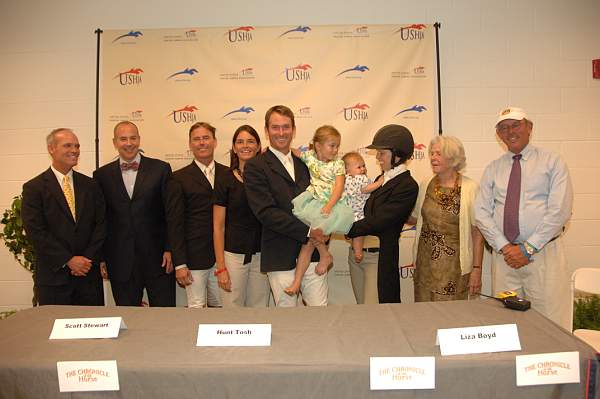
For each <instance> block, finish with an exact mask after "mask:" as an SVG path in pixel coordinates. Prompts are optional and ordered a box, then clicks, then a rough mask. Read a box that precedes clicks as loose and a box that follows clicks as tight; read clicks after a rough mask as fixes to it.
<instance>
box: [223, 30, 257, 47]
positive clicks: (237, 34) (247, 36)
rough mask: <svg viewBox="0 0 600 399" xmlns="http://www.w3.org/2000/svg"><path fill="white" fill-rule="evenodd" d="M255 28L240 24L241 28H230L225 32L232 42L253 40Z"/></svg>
mask: <svg viewBox="0 0 600 399" xmlns="http://www.w3.org/2000/svg"><path fill="white" fill-rule="evenodd" d="M253 30H254V26H240V27H239V28H235V29H229V30H228V31H227V33H225V34H226V35H227V40H229V42H230V43H234V42H249V41H251V40H252V31H253Z"/></svg>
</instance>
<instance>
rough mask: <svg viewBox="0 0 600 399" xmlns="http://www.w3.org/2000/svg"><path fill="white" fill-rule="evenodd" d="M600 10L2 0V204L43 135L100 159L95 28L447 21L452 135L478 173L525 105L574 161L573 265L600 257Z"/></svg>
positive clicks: (29, 166)
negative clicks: (55, 135)
mask: <svg viewBox="0 0 600 399" xmlns="http://www.w3.org/2000/svg"><path fill="white" fill-rule="evenodd" d="M599 20H600V2H599V1H598V0H568V1H556V0H554V1H547V0H503V1H499V0H481V1H479V2H478V1H468V0H439V1H435V0H420V1H399V0H398V1H386V0H370V1H368V2H367V1H362V0H361V1H358V0H329V1H322V0H321V1H315V0H304V1H288V0H280V1H270V0H258V1H250V2H248V1H235V0H221V1H204V0H203V1H198V0H197V1H193V2H179V3H177V2H170V1H164V2H161V1H158V0H153V1H141V0H138V1H132V0H121V1H116V0H103V1H97V2H93V3H92V2H89V1H82V0H54V1H42V0H18V1H17V0H0V138H1V142H2V143H3V145H1V146H0V209H5V208H7V207H8V206H9V204H10V202H11V198H12V197H13V196H15V195H17V194H19V193H20V191H21V185H22V183H23V182H24V181H26V180H28V179H29V178H31V177H33V176H35V175H37V174H38V173H40V172H41V171H42V170H43V169H45V168H46V167H47V166H48V164H49V161H48V156H47V154H46V149H45V145H44V137H45V135H46V134H47V133H48V132H49V131H50V130H51V129H53V128H55V127H59V126H67V127H71V128H73V129H74V130H75V131H76V133H77V134H78V136H79V140H80V142H81V144H82V154H81V162H80V167H79V170H80V171H82V172H83V173H87V174H90V173H91V171H92V170H93V165H94V154H93V148H94V139H93V137H94V96H95V91H94V90H95V51H96V37H95V35H94V30H95V29H96V28H103V29H129V28H140V29H143V28H163V27H201V26H240V25H293V24H303V25H304V24H306V25H318V24H392V23H405V22H409V23H412V22H426V23H430V22H435V21H438V22H441V24H442V29H441V31H440V48H441V66H442V91H443V98H442V101H443V108H442V111H443V116H444V133H445V134H453V135H456V136H458V137H460V138H461V139H462V140H463V141H464V143H465V147H466V149H467V157H468V163H469V165H468V171H467V174H468V175H470V176H472V177H475V178H476V179H478V178H479V176H480V175H481V173H482V171H483V168H484V167H485V165H486V164H487V163H488V162H489V161H490V160H491V159H493V158H496V157H497V156H499V155H500V154H501V153H502V151H503V149H502V147H501V146H500V145H499V143H498V141H497V140H496V138H495V133H494V129H493V124H494V119H495V114H496V113H497V112H498V111H499V110H500V109H501V108H502V107H504V106H506V105H509V104H510V105H517V106H522V107H524V108H525V109H526V110H527V111H528V112H529V114H530V118H531V119H532V120H533V121H534V124H535V126H534V136H533V140H534V142H536V143H537V144H538V145H541V146H543V147H547V148H550V149H552V150H555V151H557V152H559V153H561V154H562V156H563V157H564V158H565V159H566V161H567V163H568V164H569V166H570V170H571V175H572V178H573V183H574V187H575V193H576V195H575V208H574V213H573V218H572V220H571V223H570V225H569V228H568V231H567V233H566V244H567V246H568V255H569V258H570V265H571V267H572V268H576V267H583V266H599V265H600V259H598V256H597V254H598V252H599V251H600V234H598V231H600V206H599V204H600V157H599V156H597V154H600V112H598V111H599V110H600V80H593V79H592V77H591V75H592V73H591V59H593V58H600V40H599V38H600V23H598V21H599ZM257 56H260V55H259V54H257ZM282 101H284V99H282ZM30 297H31V278H30V276H29V275H28V273H26V272H25V271H23V270H22V269H21V267H20V266H18V264H16V262H14V261H13V260H12V258H11V255H10V254H9V253H8V251H7V250H5V249H3V248H2V249H0V310H3V309H11V308H20V307H26V306H30Z"/></svg>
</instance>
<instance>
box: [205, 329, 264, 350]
mask: <svg viewBox="0 0 600 399" xmlns="http://www.w3.org/2000/svg"><path fill="white" fill-rule="evenodd" d="M196 346H271V325H270V324H200V325H199V326H198V339H197V340H196Z"/></svg>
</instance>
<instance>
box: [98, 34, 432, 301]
mask: <svg viewBox="0 0 600 399" xmlns="http://www.w3.org/2000/svg"><path fill="white" fill-rule="evenodd" d="M101 59H102V75H101V76H102V83H101V126H100V128H101V137H100V148H101V150H100V159H101V163H102V164H104V163H107V162H109V161H111V160H112V159H114V158H115V156H116V152H115V150H114V148H113V146H112V129H113V127H114V125H115V124H116V123H117V122H119V121H122V120H130V121H132V122H134V123H136V124H137V125H138V127H139V129H140V135H141V137H142V148H143V149H144V152H145V154H146V155H148V156H151V157H155V158H161V159H163V160H166V161H167V162H169V163H170V164H171V166H172V167H173V170H177V169H179V168H181V167H183V166H185V165H187V164H188V163H190V162H191V160H192V155H191V152H190V151H189V149H188V129H189V127H190V126H191V125H192V124H193V123H195V122H199V121H205V122H209V123H211V124H212V125H213V126H215V127H216V129H217V139H218V142H219V144H218V147H217V150H216V153H215V159H216V160H217V161H219V162H221V163H224V164H225V165H228V163H229V153H228V151H229V149H230V148H231V138H232V136H233V132H234V131H235V129H236V128H237V127H238V126H240V125H243V124H249V125H251V126H253V127H254V128H255V129H256V130H257V131H259V132H260V133H262V131H263V126H264V114H265V112H266V110H267V109H268V108H270V107H271V106H272V105H275V104H284V105H287V106H288V107H290V108H291V109H292V111H294V114H295V116H296V125H297V134H296V138H295V141H294V143H293V145H294V146H301V145H307V144H308V143H309V141H310V139H311V137H312V135H313V133H314V131H315V129H316V128H317V127H319V126H321V125H323V124H331V125H333V126H335V127H336V128H337V129H338V130H339V131H340V133H341V134H342V143H341V151H340V155H342V153H344V152H347V151H353V150H356V151H359V152H360V153H362V154H363V156H364V157H365V160H366V161H367V166H368V169H369V175H370V176H371V177H374V176H376V175H377V174H379V170H378V168H377V167H376V164H375V157H374V153H372V152H370V151H366V150H365V149H364V147H365V146H366V145H368V144H370V143H371V139H372V137H373V135H374V133H375V132H376V131H377V129H379V128H380V127H382V126H384V125H387V124H390V123H396V124H400V125H404V126H406V127H408V128H409V129H410V130H411V132H412V133H413V135H414V138H415V156H414V159H413V161H412V162H411V163H410V165H409V167H410V169H411V171H412V173H413V175H414V176H415V178H416V179H417V180H420V179H421V178H424V177H425V176H427V175H428V174H429V173H430V169H429V163H428V162H427V156H426V151H427V149H426V146H427V145H428V143H429V140H430V139H431V137H432V136H433V135H434V134H435V115H436V114H437V113H436V109H435V104H436V100H435V90H434V86H435V79H436V76H435V28H434V27H433V25H430V24H420V23H415V24H404V25H369V26H366V25H348V26H345V25H327V26H280V27H255V26H239V27H223V28H188V29H145V30H138V29H133V30H106V31H104V34H103V44H102V55H101ZM262 137H264V135H263V136H262ZM263 141H264V142H263V145H265V144H266V143H267V140H266V138H265V139H263ZM404 238H406V239H404ZM412 239H413V237H412V236H411V234H410V233H408V234H406V233H405V234H403V242H402V245H401V267H402V269H401V275H402V280H403V282H402V286H403V294H402V297H403V300H407V301H408V300H412V259H411V253H410V248H411V245H412ZM332 252H333V254H334V257H335V258H336V260H335V267H334V269H333V270H332V271H331V273H330V284H331V300H330V302H331V303H353V302H354V298H353V295H352V292H351V289H350V283H349V277H348V275H349V273H348V266H347V264H346V258H347V244H346V243H344V242H342V241H335V242H334V243H333V244H332Z"/></svg>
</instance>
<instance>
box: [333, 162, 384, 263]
mask: <svg viewBox="0 0 600 399" xmlns="http://www.w3.org/2000/svg"><path fill="white" fill-rule="evenodd" d="M342 160H343V161H344V165H345V166H346V182H345V184H344V192H345V193H346V198H347V199H348V201H349V203H350V208H352V211H353V212H354V221H355V222H356V221H358V220H361V219H364V217H365V203H366V202H367V198H369V194H371V193H372V192H373V191H375V190H376V189H378V188H379V187H381V183H383V179H377V180H376V181H375V182H374V183H373V182H372V180H371V179H369V177H368V176H367V168H366V166H365V160H364V159H363V157H362V156H361V155H360V154H359V153H358V152H349V153H347V154H346V155H344V156H343V157H342ZM364 241H365V238H364V237H356V238H353V239H352V250H353V251H354V259H355V260H356V263H360V262H361V261H362V258H363V243H364Z"/></svg>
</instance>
